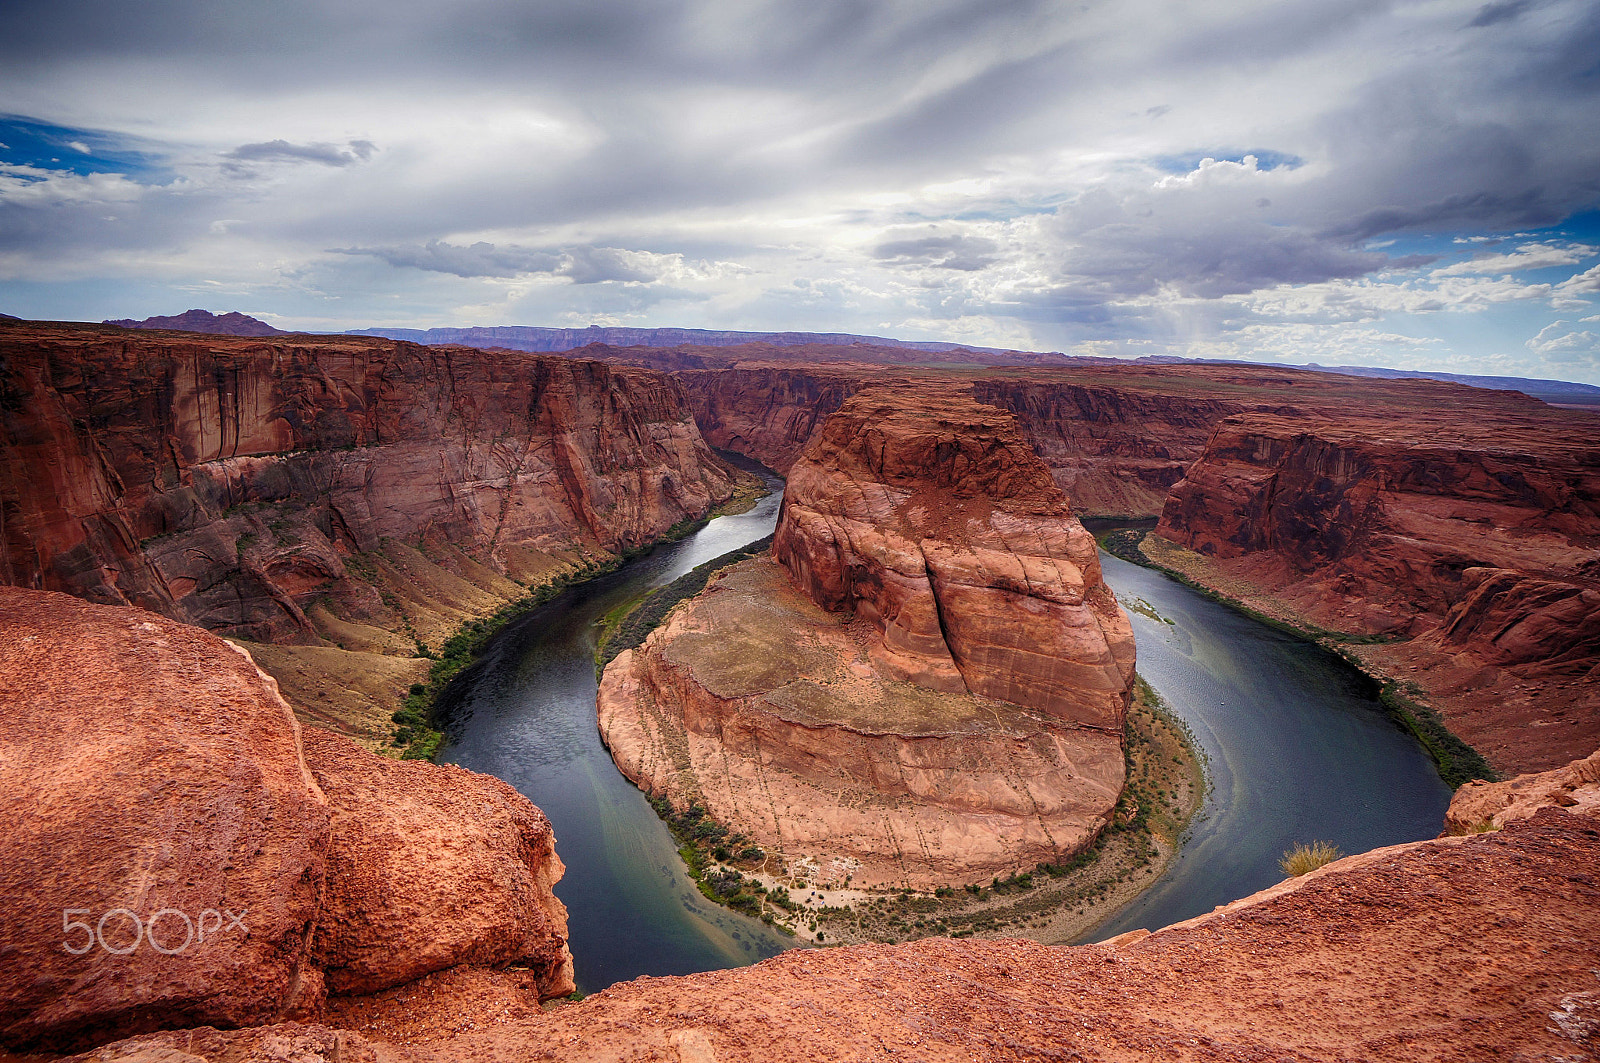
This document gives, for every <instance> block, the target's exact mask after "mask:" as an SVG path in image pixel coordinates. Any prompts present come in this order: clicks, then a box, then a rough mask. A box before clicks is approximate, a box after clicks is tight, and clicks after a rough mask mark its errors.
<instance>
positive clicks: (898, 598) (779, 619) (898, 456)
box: [600, 387, 1134, 890]
mask: <svg viewBox="0 0 1600 1063" xmlns="http://www.w3.org/2000/svg"><path fill="white" fill-rule="evenodd" d="M1133 668H1134V648H1133V633H1132V630H1131V628H1130V627H1129V624H1128V619H1127V616H1126V615H1125V614H1124V613H1123V611H1122V609H1121V607H1120V606H1119V605H1118V604H1117V602H1116V599H1115V596H1114V595H1113V594H1112V593H1111V591H1110V590H1109V589H1108V588H1107V587H1106V586H1105V583H1104V582H1103V580H1102V579H1101V578H1100V566H1099V561H1098V558H1097V555H1096V550H1095V544H1094V540H1093V538H1092V537H1091V536H1090V535H1089V533H1088V532H1087V531H1085V530H1084V528H1083V526H1082V525H1081V524H1079V523H1078V522H1077V521H1076V520H1075V519H1074V518H1072V516H1071V514H1070V511H1069V508H1068V506H1067V502H1066V497H1065V495H1063V494H1062V492H1061V489H1060V488H1059V487H1057V486H1056V484H1055V482H1054V481H1053V480H1052V479H1051V477H1050V473H1049V470H1048V469H1046V468H1045V466H1044V463H1043V462H1041V461H1040V460H1039V459H1038V457H1037V456H1036V455H1035V454H1034V453H1033V451H1032V450H1031V449H1030V448H1029V447H1028V446H1027V444H1026V443H1025V442H1024V441H1023V438H1022V436H1021V434H1020V432H1019V431H1018V430H1017V426H1016V423H1015V420H1014V419H1013V418H1012V417H1010V415H1009V414H1007V413H1005V412H1004V411H1001V410H999V409H997V408H995V407H992V406H986V405H983V404H981V403H979V402H977V401H976V400H975V399H973V397H972V396H971V394H970V391H969V390H966V389H962V388H959V387H952V388H946V389H938V388H924V389H920V390H916V391H914V392H913V393H912V394H911V395H910V396H909V397H908V395H907V393H906V391H905V390H904V389H890V388H880V389H871V388H868V389H863V390H862V391H860V392H857V393H856V394H855V395H854V396H853V397H852V398H851V399H850V400H849V401H847V402H846V403H845V404H844V405H843V406H842V407H841V408H840V409H839V410H838V411H837V412H835V413H834V414H833V415H832V416H831V417H830V418H829V419H828V421H827V422H826V423H825V424H824V425H823V426H822V428H821V430H820V432H819V434H818V435H817V437H816V438H815V439H814V440H813V442H812V444H811V446H810V447H809V448H808V449H807V450H806V452H805V453H804V454H803V455H802V457H801V458H800V460H799V461H798V462H796V463H795V465H794V466H793V467H792V468H791V469H790V472H789V482H788V486H787V489H786V492H785V498H784V508H783V513H782V516H781V517H780V518H779V522H778V528H777V532H776V535H775V537H774V540H773V546H772V557H771V558H770V559H768V558H753V559H751V560H748V561H744V562H741V563H740V564H738V565H735V566H733V567H732V568H730V569H727V570H725V571H724V572H722V573H719V574H718V575H717V577H716V578H715V581H714V582H713V583H712V584H711V586H710V588H709V589H708V590H707V591H706V592H705V594H704V595H702V596H701V597H700V598H698V599H696V600H694V601H693V602H691V603H689V604H688V605H687V606H685V607H682V608H680V609H679V610H677V611H676V612H675V613H674V614H673V615H672V618H671V620H670V622H669V623H668V624H667V626H665V627H664V628H662V629H661V630H660V631H658V632H657V633H656V634H654V635H652V636H651V638H650V639H649V640H648V641H647V642H646V643H645V644H644V645H643V646H641V647H640V648H638V649H637V650H630V651H627V652H625V653H623V654H622V655H621V656H619V657H618V658H617V659H616V660H614V661H613V662H612V663H611V664H610V665H609V666H608V667H607V669H606V675H605V678H604V680H603V681H602V683H601V688H600V728H601V732H602V734H603V735H604V737H605V740H606V743H607V745H608V746H609V747H610V748H611V750H612V752H613V755H614V756H615V757H616V759H617V763H618V766H619V767H621V768H622V770H623V772H624V773H625V774H626V775H628V777H629V778H631V779H633V780H634V781H635V782H637V783H639V785H640V786H642V787H643V788H644V789H646V790H647V791H649V792H651V793H653V794H659V795H662V796H665V797H667V798H668V799H669V800H670V801H671V802H672V803H673V804H674V805H675V806H678V807H684V806H687V805H689V804H693V803H698V804H700V805H701V806H703V807H704V808H705V809H706V810H707V811H708V812H709V814H710V815H711V816H712V817H714V818H715V819H716V820H717V821H719V822H721V823H723V824H725V825H727V826H729V827H732V828H734V829H736V830H739V831H741V832H742V833H745V834H747V835H748V836H749V837H751V838H753V839H755V841H756V842H757V843H758V844H759V845H761V846H763V847H765V848H766V849H769V850H772V851H774V852H779V853H782V854H783V859H784V860H785V861H786V862H789V863H804V864H808V865H812V866H815V867H817V868H818V871H817V877H818V879H819V880H826V881H832V882H839V881H842V880H843V879H845V878H846V877H847V876H848V877H850V878H851V879H852V880H853V881H854V883H855V884H856V885H858V886H878V887H881V886H906V887H911V888H915V889H920V890H932V889H934V888H936V887H940V886H951V885H956V886H959V885H963V884H965V883H969V882H975V881H980V880H987V879H988V878H990V877H993V876H1010V875H1013V874H1015V873H1017V872H1019V871H1026V870H1031V869H1032V868H1033V867H1034V866H1035V865H1036V864H1039V863H1051V864H1056V863H1062V862H1064V861H1065V860H1066V859H1067V858H1068V857H1071V856H1072V855H1074V854H1075V853H1077V852H1079V851H1081V850H1083V849H1084V848H1085V847H1086V846H1087V845H1088V844H1089V843H1090V842H1092V841H1093V840H1094V839H1095V837H1096V835H1097V834H1098V833H1099V832H1100V830H1101V829H1103V828H1104V827H1105V825H1106V823H1107V822H1108V817H1109V815H1110V813H1111V810H1112V808H1113V806H1115V804H1116V803H1117V799H1118V797H1119V796H1120V793H1121V790H1122V784H1123V749H1122V743H1123V722H1124V716H1125V714H1126V711H1127V707H1128V702H1129V699H1130V693H1131V688H1132V682H1133Z"/></svg>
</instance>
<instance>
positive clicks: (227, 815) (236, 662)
mask: <svg viewBox="0 0 1600 1063" xmlns="http://www.w3.org/2000/svg"><path fill="white" fill-rule="evenodd" d="M0 712H3V715H4V726H3V727H0V748H3V751H4V765H5V781H6V785H5V788H4V790H3V791H0V802H3V804H4V818H5V822H6V824H7V829H6V831H5V833H4V834H3V835H0V894H3V895H4V896H5V898H6V918H5V919H4V920H0V956H4V962H3V963H0V1037H3V1039H4V1041H5V1043H7V1044H10V1045H18V1044H26V1043H38V1044H45V1045H59V1044H67V1043H72V1042H74V1041H79V1042H81V1041H83V1040H95V1039H105V1038H107V1037H108V1036H112V1035H118V1034H125V1033H127V1032H130V1031H137V1030H140V1029H155V1028H159V1027H163V1026H196V1025H203V1024H228V1025H250V1024H255V1023H261V1022H268V1021H271V1020H272V1019H273V1018H275V1017H277V1016H279V1015H283V1014H286V1013H289V1012H291V1011H293V1010H294V1009H295V1008H296V1007H297V1006H299V1007H312V1008H314V1007H316V1006H317V1005H318V1004H319V1003H320V999H319V997H320V994H321V978H320V972H318V970H317V969H316V966H315V964H314V963H313V962H312V960H311V955H310V950H311V945H312V939H313V936H314V933H315V928H316V924H317V917H318V913H319V904H320V902H321V899H322V891H323V879H324V874H325V869H326V865H327V851H328V838H329V826H328V820H329V816H328V808H327V802H326V800H325V799H324V797H323V795H322V793H321V791H320V790H319V789H318V787H317V784H316V781H315V779H313V778H312V775H311V773H310V771H308V770H307V768H306V764H305V760H304V758H303V757H302V755H301V749H300V733H299V728H298V727H297V726H296V724H295V720H294V716H293V715H292V714H291V713H290V712H289V709H288V707H287V706H286V705H284V703H283V701H282V699H280V698H278V697H277V696H276V693H275V692H274V690H273V687H272V684H271V680H270V679H265V678H263V676H262V675H261V673H260V672H258V671H257V669H256V667H255V666H254V665H253V664H251V662H250V659H249V658H248V657H246V656H245V655H244V654H241V653H239V652H237V651H235V650H234V649H232V648H231V647H229V646H228V644H227V643H224V642H222V641H221V640H219V639H217V638H214V637H213V636H210V635H207V634H206V633H205V632H202V631H199V630H197V629H195V628H191V627H187V626H185V625H182V624H178V623H174V622H173V621H170V620H167V619H165V618H163V617H159V616H154V615H152V614H150V613H147V612H144V611H143V610H138V609H112V608H107V607H104V606H94V605H89V604H87V603H85V602H81V601H78V600H77V599H74V598H69V597H67V596H66V595H61V594H40V593H35V592H26V591H17V590H13V589H11V588H0ZM63 913H70V914H63ZM108 913H112V914H109V915H108ZM156 913H167V914H164V915H162V916H161V917H160V918H159V919H158V920H154V921H153V920H152V918H151V917H152V916H154V915H156ZM234 916H238V917H239V922H235V920H234V918H233V917H234ZM135 917H136V918H137V919H138V920H139V922H138V923H136V922H135V921H134V920H135ZM152 921H153V922H154V924H155V926H154V932H153V934H152V935H151V937H150V938H148V939H146V938H145V937H144V933H143V929H142V928H143V927H144V925H145V924H147V923H151V922H152ZM68 923H76V924H83V925H84V926H87V927H88V928H89V929H87V930H85V929H81V928H80V927H76V926H75V927H71V928H70V929H64V927H65V926H66V924H68ZM241 924H242V926H241ZM202 927H203V929H204V931H205V932H206V937H205V939H204V940H203V941H201V940H199V939H198V937H197V935H198V933H199V931H200V929H201V928H202ZM162 949H165V950H168V951H167V952H163V951H161V950H162Z"/></svg>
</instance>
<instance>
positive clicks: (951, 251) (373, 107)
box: [0, 0, 1600, 383]
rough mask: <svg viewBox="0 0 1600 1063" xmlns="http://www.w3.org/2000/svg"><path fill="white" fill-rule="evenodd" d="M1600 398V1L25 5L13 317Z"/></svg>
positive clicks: (6, 150) (15, 51)
mask: <svg viewBox="0 0 1600 1063" xmlns="http://www.w3.org/2000/svg"><path fill="white" fill-rule="evenodd" d="M191 307H200V308H204V309H209V310H212V311H215V312H218V313H221V312H224V311H229V310H241V311H244V312H245V313H249V314H252V315H254V316H256V317H259V318H261V319H262V320H265V321H268V322H270V323H272V324H274V325H277V326H278V327H280V328H295V329H311V330H329V331H331V330H339V329H345V328H360V327H366V326H374V325H387V326H406V327H429V326H436V325H444V326H467V325H510V324H519V325H556V326H566V327H572V326H585V325H590V324H602V325H605V324H612V325H639V326H682V327H695V328H713V329H747V330H757V331H767V330H803V331H828V332H835V331H839V332H857V333H866V334H870V335H881V336H893V337H898V338H902V339H934V340H952V341H956V342H965V343H972V344H978V345H984V346H991V347H1007V348H1018V349H1028V350H1055V351H1064V352H1068V353H1075V354H1099V355H1116V356H1136V355H1144V354H1171V355H1186V356H1191V357H1224V358H1246V359H1253V360H1265V361H1285V362H1291V363H1307V362H1315V363H1319V364H1323V365H1342V364H1349V365H1387V366H1392V367H1397V368H1404V369H1433V370H1450V371H1455V372H1466V373H1493V374H1503V375H1522V376H1539V377H1555V378H1559V379H1565V380H1576V381H1584V382H1589V383H1600V4H1597V3H1595V2H1594V0H1490V2H1488V3H1484V2H1482V0H1421V2H1379V0H1339V2H1331V0H1295V2H1293V3H1284V2H1282V0H1263V2H1254V0H1208V2H1206V3H1195V2H1193V0H1182V2H1154V0H1116V2H1094V0H1090V2H1072V3H1053V2H1035V0H973V2H968V0H772V2H768V0H736V2H724V0H573V2H567V0H533V2H530V0H516V2H512V0H452V2H448V3H418V2H414V0H382V2H378V0H326V2H310V0H248V2H236V0H167V2H160V0H146V2H140V3H129V2H127V0H7V2H6V3H5V4H4V5H3V7H0V312H4V313H9V314H12V315H16V316H20V317H27V318H48V319H68V320H93V321H98V320H101V319H104V318H121V317H135V318H142V317H145V316H148V315H152V314H174V313H179V312H181V311H183V310H187V309H189V308H191Z"/></svg>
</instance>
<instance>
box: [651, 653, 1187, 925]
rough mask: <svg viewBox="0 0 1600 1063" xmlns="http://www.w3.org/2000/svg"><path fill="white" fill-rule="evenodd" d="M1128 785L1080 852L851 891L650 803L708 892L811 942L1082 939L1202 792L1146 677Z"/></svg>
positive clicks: (1172, 721) (1132, 718)
mask: <svg viewBox="0 0 1600 1063" xmlns="http://www.w3.org/2000/svg"><path fill="white" fill-rule="evenodd" d="M1124 743H1125V744H1124V758H1125V764H1126V769H1127V780H1128V781H1127V785H1126V787H1125V789H1124V791H1123V795H1122V798H1121V800H1120V801H1119V802H1118V803H1117V806H1116V809H1115V811H1114V813H1113V816H1112V821H1111V823H1110V825H1109V826H1107V828H1106V829H1105V830H1104V831H1102V832H1101V834H1100V835H1099V837H1098V838H1097V839H1096V840H1095V842H1094V843H1093V844H1092V845H1091V846H1090V847H1089V848H1088V849H1086V850H1085V851H1084V852H1082V853H1079V854H1078V855H1076V856H1074V857H1072V858H1070V859H1068V860H1066V861H1065V862H1064V863H1063V864H1061V865H1049V864H1040V865H1039V866H1038V867H1037V868H1035V869H1034V870H1033V871H1031V872H1028V873H1024V874H1019V875H1014V876H1011V877H1009V878H1007V879H1003V880H1002V879H993V880H991V881H989V882H986V883H985V882H974V883H968V884H965V885H964V886H958V885H951V886H947V887H942V888H940V889H938V890H935V891H933V892H916V891H910V890H866V889H858V888H852V887H851V885H850V879H849V874H848V869H844V868H821V867H817V866H814V865H810V864H798V865H795V866H786V865H785V864H784V863H783V861H781V860H780V859H778V858H777V857H776V856H774V855H769V854H767V853H765V852H762V851H761V850H760V849H759V848H758V847H755V846H753V845H751V844H750V842H749V841H748V839H745V838H743V837H741V836H738V835H733V834H730V833H729V832H728V830H727V829H726V828H725V827H724V826H722V825H721V824H718V823H716V822H714V821H713V820H711V819H710V818H709V817H707V816H706V814H705V812H704V810H702V809H699V808H698V807H691V808H690V809H688V810H686V811H684V812H676V811H674V810H673V808H672V807H671V805H670V804H668V803H667V802H666V801H665V800H662V799H656V800H654V801H653V802H652V804H653V806H654V807H655V809H656V812H657V814H658V815H659V816H661V818H662V820H663V821H664V822H665V823H666V824H667V826H668V828H669V829H670V830H671V831H672V833H673V837H674V839H675V840H676V841H677V843H678V845H679V855H680V857H682V859H683V861H684V863H685V866H686V868H687V869H688V872H689V874H690V877H691V878H693V879H694V880H695V882H696V884H697V885H698V886H699V889H700V892H701V893H702V894H703V895H704V896H705V897H707V898H708V899H710V900H712V901H715V902H716V903H719V904H722V905H725V906H727V907H730V908H732V909H734V910H735V911H739V912H742V913H744V914H746V915H751V916H755V917H757V918H760V919H761V920H762V921H763V922H766V923H768V924H769V925H773V926H775V927H777V928H778V929H780V930H781V931H782V932H784V933H788V934H792V935H794V936H795V937H796V938H797V939H798V940H800V941H804V942H807V943H810V944H816V945H851V944H861V943H865V942H885V943H890V944H893V943H896V942H901V941H912V940H916V939H918V938H924V937H952V938H965V937H976V938H1003V937H1011V938H1015V937H1023V938H1029V939H1031V940H1034V941H1039V942H1042V943H1044V944H1065V943H1068V942H1071V941H1075V940H1077V939H1079V938H1082V937H1083V936H1084V935H1085V934H1087V933H1089V932H1090V931H1092V930H1093V929H1094V928H1095V927H1096V926H1098V925H1099V924H1100V923H1102V922H1104V921H1105V920H1106V919H1107V918H1108V917H1109V916H1110V915H1111V914H1113V913H1114V912H1116V911H1117V910H1118V909H1120V908H1122V907H1123V906H1124V905H1126V904H1127V903H1128V902H1129V901H1131V900H1132V899H1133V898H1134V897H1136V896H1138V895H1139V893H1140V892H1142V891H1143V890H1145V889H1146V888H1148V887H1149V886H1150V885H1152V884H1153V883H1154V882H1155V881H1156V880H1157V879H1159V878H1160V877H1161V874H1162V872H1163V871H1165V870H1166V867H1167V864H1168V863H1169V862H1170V861H1171V859H1172V857H1173V856H1174V855H1175V854H1176V853H1177V851H1178V849H1179V846H1180V844H1181V841H1182V838H1183V834H1184V831H1185V830H1186V829H1187V828H1188V825H1189V823H1190V821H1191V819H1192V818H1193V816H1194V814H1195V812H1196V810H1197V809H1198V808H1199V807H1200V805H1201V802H1202V800H1203V799H1204V796H1205V791H1206V772H1205V767H1204V762H1203V757H1204V754H1203V753H1202V752H1201V751H1200V750H1199V749H1198V746H1197V745H1196V743H1195V742H1194V740H1193V738H1192V736H1191V735H1190V734H1189V732H1188V728H1187V727H1186V726H1185V725H1184V724H1183V722H1182V721H1181V720H1179V719H1178V718H1177V717H1176V716H1175V715H1174V714H1173V713H1172V712H1171V711H1170V710H1169V709H1168V708H1167V707H1166V706H1165V704H1164V703H1163V702H1162V700H1161V697H1160V695H1159V694H1157V693H1156V692H1155V690H1154V689H1152V688H1151V687H1150V685H1149V684H1148V683H1146V682H1145V681H1144V680H1142V679H1140V680H1138V681H1137V683H1136V686H1135V691H1134V698H1133V703H1132V705H1131V706H1130V709H1129V712H1128V718H1127V723H1126V725H1125V730H1124Z"/></svg>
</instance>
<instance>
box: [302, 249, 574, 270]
mask: <svg viewBox="0 0 1600 1063" xmlns="http://www.w3.org/2000/svg"><path fill="white" fill-rule="evenodd" d="M333 251H334V253H335V254H340V255H371V256H373V257H374V258H380V259H382V260H383V261H385V262H387V263H389V265H391V266H395V267H397V268H398V267H409V268H411V269H421V270H428V271H430V272H433V273H450V274H453V275H455V276H457V277H515V276H517V275H518V274H519V273H554V272H555V271H556V270H557V269H559V268H560V267H561V264H562V258H561V256H560V255H558V254H555V253H553V252H550V251H536V250H533V249H531V248H525V247H499V248H497V247H495V245H494V244H490V243H483V242H479V243H475V244H470V245H467V246H462V245H459V244H449V243H445V242H443V241H440V240H429V241H428V242H427V243H425V244H414V245H411V246H409V247H336V248H334V249H333Z"/></svg>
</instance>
